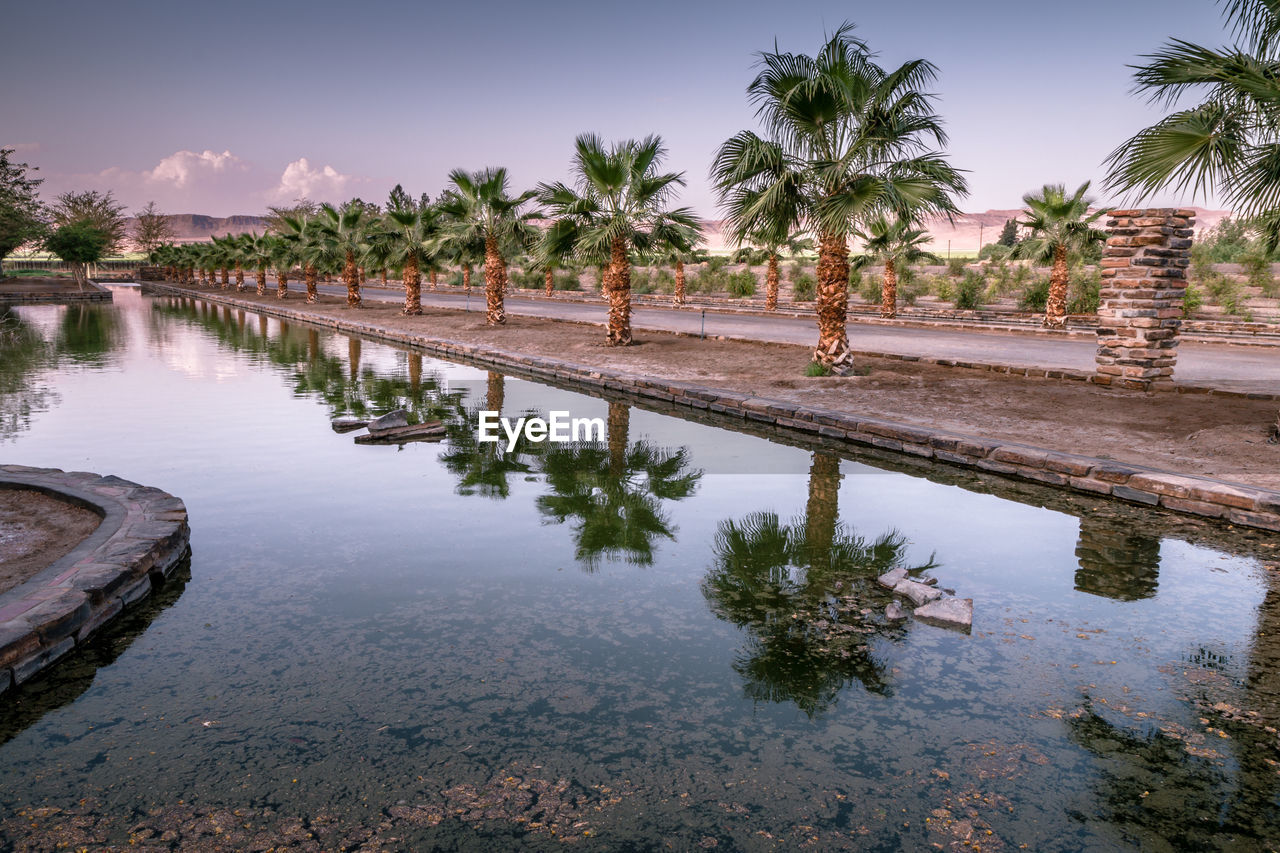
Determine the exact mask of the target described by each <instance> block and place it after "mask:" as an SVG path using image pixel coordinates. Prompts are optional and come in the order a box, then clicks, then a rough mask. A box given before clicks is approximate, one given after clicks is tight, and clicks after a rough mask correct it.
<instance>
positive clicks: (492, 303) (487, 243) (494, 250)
mask: <svg viewBox="0 0 1280 853" xmlns="http://www.w3.org/2000/svg"><path fill="white" fill-rule="evenodd" d="M506 288H507V262H506V261H504V260H503V259H502V253H501V252H500V251H498V238H497V237H494V236H493V235H492V234H489V235H487V236H485V238H484V301H485V317H484V321H485V323H486V324H487V325H490V326H501V325H504V324H505V323H506V322H507V312H506V309H505V307H504V306H503V304H502V296H503V293H504V292H505V291H506Z"/></svg>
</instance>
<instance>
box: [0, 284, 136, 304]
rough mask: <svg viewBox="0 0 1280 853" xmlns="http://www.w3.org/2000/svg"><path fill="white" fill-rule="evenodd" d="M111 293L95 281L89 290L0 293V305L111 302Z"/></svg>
mask: <svg viewBox="0 0 1280 853" xmlns="http://www.w3.org/2000/svg"><path fill="white" fill-rule="evenodd" d="M113 298H114V297H113V296H112V294H111V291H110V290H108V289H107V288H105V287H103V286H102V285H100V284H98V283H97V282H95V281H91V282H89V289H88V290H69V291H59V292H56V293H54V292H46V293H0V305H32V304H41V303H54V304H63V303H67V302H111V301H112V300H113Z"/></svg>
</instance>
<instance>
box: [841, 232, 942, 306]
mask: <svg viewBox="0 0 1280 853" xmlns="http://www.w3.org/2000/svg"><path fill="white" fill-rule="evenodd" d="M854 233H855V235H856V236H857V237H858V239H859V240H861V241H862V254H861V255H860V256H859V257H858V258H857V259H856V260H855V261H854V267H855V269H861V268H862V267H864V266H869V265H871V264H873V263H878V264H884V283H883V285H882V286H881V289H880V316H881V317H884V318H886V319H892V318H894V317H897V316H898V268H899V267H900V266H906V265H908V264H915V263H920V262H921V261H927V262H928V263H931V264H941V263H942V259H941V258H939V257H938V256H937V255H935V254H934V253H933V252H929V251H926V250H925V249H924V248H922V247H923V246H924V245H925V244H927V243H928V242H929V232H928V231H925V230H924V229H923V228H919V227H917V226H916V223H915V222H912V221H911V220H910V219H904V218H903V217H901V216H887V215H885V214H883V213H880V214H877V215H876V216H873V217H872V218H871V219H870V221H868V222H867V225H866V228H865V229H858V230H857V231H856V232H854Z"/></svg>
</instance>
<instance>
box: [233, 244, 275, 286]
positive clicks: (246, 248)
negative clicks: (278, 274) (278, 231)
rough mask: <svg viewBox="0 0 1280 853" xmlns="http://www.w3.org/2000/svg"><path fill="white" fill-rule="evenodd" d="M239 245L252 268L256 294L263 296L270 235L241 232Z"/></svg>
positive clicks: (269, 252)
mask: <svg viewBox="0 0 1280 853" xmlns="http://www.w3.org/2000/svg"><path fill="white" fill-rule="evenodd" d="M240 245H241V255H242V257H243V259H244V261H245V262H246V263H248V264H249V265H250V266H252V267H253V268H254V272H255V275H254V278H255V279H256V280H257V282H258V295H259V296H265V295H266V294H267V267H269V266H271V249H272V241H271V237H270V236H269V235H266V234H262V235H259V234H258V232H256V231H254V232H253V233H251V234H241V235H240Z"/></svg>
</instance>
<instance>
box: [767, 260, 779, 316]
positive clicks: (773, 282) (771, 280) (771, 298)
mask: <svg viewBox="0 0 1280 853" xmlns="http://www.w3.org/2000/svg"><path fill="white" fill-rule="evenodd" d="M764 310H766V311H776V310H778V253H777V252H770V253H769V271H768V272H767V273H765V277H764Z"/></svg>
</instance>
